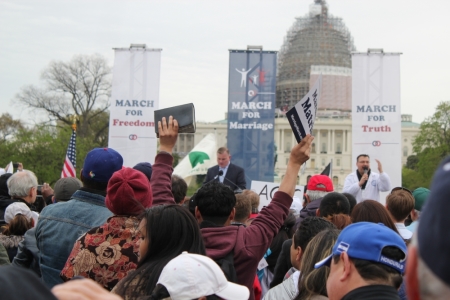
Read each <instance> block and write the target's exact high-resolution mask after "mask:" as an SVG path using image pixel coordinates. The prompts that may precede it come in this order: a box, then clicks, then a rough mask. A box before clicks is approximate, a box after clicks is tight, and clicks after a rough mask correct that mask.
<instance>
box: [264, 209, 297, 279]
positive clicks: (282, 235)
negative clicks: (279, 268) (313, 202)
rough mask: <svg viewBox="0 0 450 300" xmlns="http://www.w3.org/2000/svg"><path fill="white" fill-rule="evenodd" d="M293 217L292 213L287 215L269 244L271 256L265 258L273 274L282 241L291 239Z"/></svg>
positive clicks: (293, 223)
mask: <svg viewBox="0 0 450 300" xmlns="http://www.w3.org/2000/svg"><path fill="white" fill-rule="evenodd" d="M294 225H295V216H294V214H293V213H292V212H290V213H289V215H288V216H287V218H286V219H285V220H284V223H283V225H282V226H281V228H280V230H279V231H278V233H277V234H276V235H275V236H274V238H273V240H272V243H271V244H270V247H269V249H270V251H271V254H270V255H269V256H268V257H267V258H266V261H267V264H268V265H269V266H268V268H269V270H270V271H271V272H272V273H273V272H274V269H275V265H276V264H277V260H278V256H280V253H281V249H282V247H283V243H284V241H286V240H288V239H291V238H292V236H293V235H294Z"/></svg>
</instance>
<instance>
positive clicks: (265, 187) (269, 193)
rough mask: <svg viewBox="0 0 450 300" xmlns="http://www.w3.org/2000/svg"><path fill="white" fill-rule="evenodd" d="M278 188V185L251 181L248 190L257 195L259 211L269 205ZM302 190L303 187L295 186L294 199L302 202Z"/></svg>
mask: <svg viewBox="0 0 450 300" xmlns="http://www.w3.org/2000/svg"><path fill="white" fill-rule="evenodd" d="M279 187H280V184H279V183H273V182H264V181H255V180H252V185H251V188H250V189H251V190H252V191H254V192H255V193H257V194H258V195H259V207H258V209H259V210H261V209H262V208H263V207H264V206H267V205H269V203H270V201H272V198H273V196H274V195H275V192H276V191H278V188H279ZM303 190H304V186H300V185H296V186H295V194H294V197H298V198H299V199H301V200H302V199H303Z"/></svg>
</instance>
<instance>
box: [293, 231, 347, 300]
mask: <svg viewBox="0 0 450 300" xmlns="http://www.w3.org/2000/svg"><path fill="white" fill-rule="evenodd" d="M338 236H339V230H334V229H332V230H323V231H321V232H319V233H318V234H317V235H316V236H315V237H313V238H312V240H311V241H310V242H309V244H308V246H306V250H305V253H304V254H303V256H302V264H301V268H300V278H299V280H298V290H299V293H298V295H297V297H296V298H295V300H303V299H310V298H311V297H312V296H314V295H322V296H328V294H327V279H328V275H329V274H330V269H329V268H319V269H315V268H314V266H315V264H316V263H317V262H318V261H321V260H323V259H325V258H326V257H328V256H329V255H330V254H331V250H332V249H333V246H334V243H335V242H336V240H337V238H338Z"/></svg>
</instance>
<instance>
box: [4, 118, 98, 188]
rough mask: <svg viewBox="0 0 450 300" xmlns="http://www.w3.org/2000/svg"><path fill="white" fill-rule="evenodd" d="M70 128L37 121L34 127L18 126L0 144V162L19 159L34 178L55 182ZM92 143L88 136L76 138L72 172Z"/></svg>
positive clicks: (59, 173) (65, 149)
mask: <svg viewBox="0 0 450 300" xmlns="http://www.w3.org/2000/svg"><path fill="white" fill-rule="evenodd" d="M71 134H72V129H71V128H69V127H68V126H66V127H63V128H57V127H54V126H48V125H38V126H36V127H34V128H22V129H21V130H19V131H18V132H17V134H16V135H15V136H14V138H13V139H9V140H7V141H6V142H5V143H2V144H0V153H2V155H1V158H0V166H5V165H6V164H7V163H9V162H10V161H13V162H21V163H22V164H23V166H24V168H25V169H28V170H31V171H33V172H34V173H35V174H36V176H37V178H38V182H39V183H40V184H42V183H43V182H47V183H50V184H53V183H55V182H56V181H57V180H58V179H59V178H60V177H61V171H62V167H63V163H64V160H65V157H66V151H67V146H68V145H69V140H70V136H71ZM95 147H103V146H102V145H98V144H93V143H92V141H91V139H90V138H89V137H78V136H77V140H76V154H77V155H76V157H77V161H76V173H77V177H79V174H80V171H81V168H82V166H83V164H84V158H85V157H86V154H87V153H88V152H89V151H90V150H92V149H93V148H95Z"/></svg>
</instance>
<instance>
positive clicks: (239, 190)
mask: <svg viewBox="0 0 450 300" xmlns="http://www.w3.org/2000/svg"><path fill="white" fill-rule="evenodd" d="M224 179H225V180H227V181H228V182H229V183H231V184H232V185H234V186H235V187H236V189H235V190H234V193H235V194H240V193H242V189H241V188H240V187H238V186H237V185H236V184H235V183H234V182H233V181H231V180H229V179H228V178H226V177H225V178H224Z"/></svg>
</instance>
